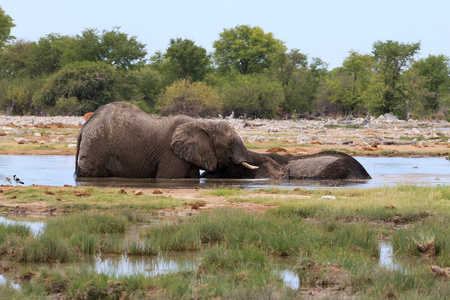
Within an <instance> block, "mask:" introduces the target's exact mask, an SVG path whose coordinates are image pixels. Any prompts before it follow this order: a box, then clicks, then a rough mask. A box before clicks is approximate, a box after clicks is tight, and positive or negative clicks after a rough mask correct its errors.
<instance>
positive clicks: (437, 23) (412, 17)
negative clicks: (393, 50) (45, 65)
mask: <svg viewBox="0 0 450 300" xmlns="http://www.w3.org/2000/svg"><path fill="white" fill-rule="evenodd" d="M0 6H1V7H2V8H3V10H5V12H6V13H7V14H9V15H10V16H11V17H12V18H13V19H14V23H15V24H16V27H15V28H13V30H12V34H13V35H14V36H16V37H17V38H20V39H24V40H29V41H37V40H38V39H39V38H40V37H43V36H45V35H47V34H49V33H59V34H62V35H76V34H79V33H81V32H82V31H83V30H84V29H86V28H96V29H98V30H100V31H102V30H111V29H112V28H113V27H114V26H119V27H121V31H122V32H124V33H127V34H129V35H130V36H136V37H137V38H138V40H139V41H140V42H141V43H144V44H146V45H147V46H146V50H147V51H148V52H149V55H152V54H153V53H154V52H155V51H158V50H160V51H163V52H164V51H165V49H166V48H167V46H168V44H169V40H170V39H171V38H178V37H180V38H188V39H191V40H193V41H195V43H196V45H199V46H202V47H204V48H206V50H207V51H209V52H212V51H213V50H214V49H213V47H212V43H213V42H214V41H215V40H217V39H219V34H220V33H221V32H222V31H223V29H224V28H227V29H228V28H233V27H235V26H237V25H250V26H259V27H261V28H262V29H263V30H264V31H265V32H266V33H267V32H272V33H273V34H274V37H275V38H277V39H280V40H282V41H284V42H285V45H286V46H287V47H288V49H293V48H297V49H300V51H301V52H302V53H305V54H307V55H308V57H309V58H310V59H311V58H312V57H319V58H321V59H322V60H323V61H325V62H327V63H328V64H329V69H332V68H335V67H339V66H341V65H342V62H343V60H344V59H345V58H346V57H347V56H348V51H349V50H356V51H358V52H360V53H363V54H366V53H370V52H371V51H372V44H373V43H374V42H376V41H378V40H381V41H386V40H394V41H399V42H402V43H413V42H419V41H420V42H421V51H420V54H419V56H417V57H418V58H419V57H427V56H428V55H429V54H433V55H439V54H444V55H446V56H450V1H448V0H440V1H437V0H428V1H417V0H408V1H404V0H390V1H387V0H377V1H364V0H359V1H353V0H352V1H350V0H340V1H338V0H334V1H332V0H309V1H305V0H298V1H294V0H289V1H287V0H278V1H266V0H259V1H254V0H249V1H246V0H240V1H239V0H227V1H214V0H210V1H206V0H191V1H179V0H160V1H153V0H148V1H144V0H140V1H138V0H127V1H117V0H109V1H104V0H2V1H1V2H0Z"/></svg>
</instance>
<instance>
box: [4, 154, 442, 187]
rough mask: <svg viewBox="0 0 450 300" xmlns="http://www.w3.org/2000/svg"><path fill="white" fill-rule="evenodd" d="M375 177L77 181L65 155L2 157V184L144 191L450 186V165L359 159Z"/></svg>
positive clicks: (428, 160)
mask: <svg viewBox="0 0 450 300" xmlns="http://www.w3.org/2000/svg"><path fill="white" fill-rule="evenodd" d="M356 159H357V160H358V161H359V162H360V163H361V164H362V165H363V166H364V167H365V168H366V170H367V171H368V172H369V174H370V175H371V176H372V179H371V180H362V181H348V180H332V181H327V180H273V179H249V180H233V179H199V180H198V179H171V180H161V179H158V180H157V179H146V178H140V179H131V178H83V179H79V181H75V178H74V177H73V172H74V166H75V159H74V157H72V156H63V155H0V184H7V182H6V181H4V178H5V177H10V178H12V175H14V174H16V175H17V176H18V177H19V178H20V179H21V180H22V181H24V182H25V185H32V184H37V185H51V186H63V185H66V184H68V185H82V186H118V187H119V186H120V187H140V188H198V187H200V188H210V187H215V186H230V187H237V188H241V189H258V188H274V187H281V188H295V187H300V188H315V187H377V186H383V185H395V184H413V185H433V186H437V185H445V184H450V162H449V161H448V160H446V159H445V158H436V157H427V158H402V157H356Z"/></svg>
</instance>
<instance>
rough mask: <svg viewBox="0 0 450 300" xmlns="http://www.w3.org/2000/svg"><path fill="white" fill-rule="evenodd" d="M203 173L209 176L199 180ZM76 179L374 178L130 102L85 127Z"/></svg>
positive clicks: (338, 158)
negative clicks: (266, 150)
mask: <svg viewBox="0 0 450 300" xmlns="http://www.w3.org/2000/svg"><path fill="white" fill-rule="evenodd" d="M200 170H204V173H203V174H201V176H200ZM75 175H76V176H77V177H128V178H200V177H204V178H238V179H244V178H280V179H370V178H371V177H370V175H369V174H368V173H367V171H366V170H365V169H364V167H363V166H362V165H361V164H360V163H359V162H358V161H357V160H356V159H354V158H353V157H351V156H349V155H347V154H344V153H341V152H336V151H329V152H322V153H318V154H313V155H306V156H282V155H278V154H272V153H270V154H262V153H257V152H252V151H249V150H248V149H247V148H246V147H245V145H244V144H243V142H242V140H241V139H240V137H239V136H238V135H237V133H236V132H235V131H234V130H233V128H232V127H231V126H230V125H229V124H228V123H227V122H226V121H210V120H197V119H193V118H190V117H188V116H183V115H179V116H173V117H153V116H150V115H148V114H146V113H144V112H143V111H141V110H140V109H139V108H137V107H136V106H134V105H131V104H129V103H123V102H114V103H110V104H107V105H105V106H102V107H100V108H99V109H98V110H96V111H95V112H94V114H93V115H92V116H91V117H90V118H89V119H88V120H87V121H86V123H85V124H84V125H83V127H82V128H81V129H80V132H79V134H78V139H77V148H76V158H75Z"/></svg>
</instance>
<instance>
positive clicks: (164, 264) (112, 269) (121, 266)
mask: <svg viewBox="0 0 450 300" xmlns="http://www.w3.org/2000/svg"><path fill="white" fill-rule="evenodd" d="M200 260H201V259H200V257H199V255H198V254H196V253H183V254H170V253H162V254H160V255H158V256H153V257H152V256H150V257H149V256H142V257H134V256H133V257H130V256H126V255H122V256H112V257H102V256H98V257H96V258H95V261H94V263H93V264H92V265H91V268H92V269H93V270H95V271H96V272H97V273H99V274H107V275H109V276H114V277H119V276H131V275H139V274H141V275H144V276H148V277H152V276H156V275H161V274H167V273H174V272H179V271H195V270H197V267H198V264H199V263H200Z"/></svg>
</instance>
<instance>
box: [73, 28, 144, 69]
mask: <svg viewBox="0 0 450 300" xmlns="http://www.w3.org/2000/svg"><path fill="white" fill-rule="evenodd" d="M119 29H120V27H116V28H114V29H113V30H111V31H106V30H103V32H102V34H100V33H99V32H98V30H97V29H86V30H85V31H83V32H82V33H81V35H77V37H76V39H77V43H76V45H75V60H76V61H84V60H87V61H104V62H106V63H108V64H110V65H113V66H118V67H120V68H123V69H130V68H134V67H136V66H139V65H142V64H143V63H144V61H145V59H144V58H145V56H146V55H147V52H146V51H145V45H144V44H142V43H140V42H138V41H137V38H136V37H135V36H132V37H130V38H129V37H128V34H126V33H122V32H119Z"/></svg>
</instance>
